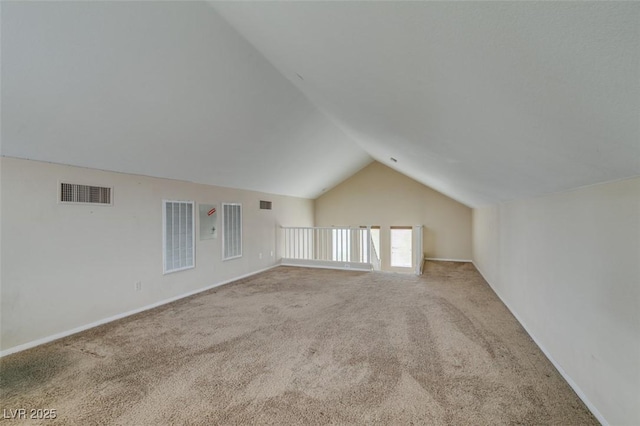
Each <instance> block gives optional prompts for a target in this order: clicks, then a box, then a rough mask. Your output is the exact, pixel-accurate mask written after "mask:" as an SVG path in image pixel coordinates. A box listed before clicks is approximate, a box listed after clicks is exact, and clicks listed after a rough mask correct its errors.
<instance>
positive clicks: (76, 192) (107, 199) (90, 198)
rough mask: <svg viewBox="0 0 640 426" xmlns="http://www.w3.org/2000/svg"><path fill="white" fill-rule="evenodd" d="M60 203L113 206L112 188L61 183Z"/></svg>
mask: <svg viewBox="0 0 640 426" xmlns="http://www.w3.org/2000/svg"><path fill="white" fill-rule="evenodd" d="M60 185H61V188H60V201H61V202H63V203H88V204H111V188H107V187H102V186H90V185H79V184H76V183H61V184H60Z"/></svg>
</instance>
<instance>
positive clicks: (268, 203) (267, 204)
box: [260, 200, 271, 210]
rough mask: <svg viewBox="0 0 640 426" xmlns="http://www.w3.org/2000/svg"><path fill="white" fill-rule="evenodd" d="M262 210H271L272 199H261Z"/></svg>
mask: <svg viewBox="0 0 640 426" xmlns="http://www.w3.org/2000/svg"><path fill="white" fill-rule="evenodd" d="M260 210H271V201H262V200H260Z"/></svg>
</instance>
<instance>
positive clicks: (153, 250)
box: [0, 157, 314, 351]
mask: <svg viewBox="0 0 640 426" xmlns="http://www.w3.org/2000/svg"><path fill="white" fill-rule="evenodd" d="M0 165H1V169H2V170H1V177H2V180H1V183H2V186H1V197H2V217H1V226H2V235H1V237H2V240H1V245H2V260H1V273H0V280H1V282H0V284H1V292H0V300H1V302H0V303H1V313H0V318H1V341H0V350H2V351H6V350H9V349H10V348H13V347H16V346H19V345H23V344H27V343H29V342H32V341H36V340H38V339H43V338H46V337H48V336H51V335H55V334H57V333H63V332H65V331H68V330H72V329H74V328H77V327H82V326H84V325H86V324H90V323H93V322H96V321H100V320H102V319H105V318H110V317H113V316H116V315H119V314H122V313H125V312H129V311H132V310H136V309H139V308H142V307H145V306H148V305H151V304H154V303H157V302H159V301H163V300H167V299H171V298H174V297H177V296H180V295H184V294H187V293H190V292H193V291H197V290H198V289H202V288H205V287H208V286H211V285H214V284H216V283H220V282H224V281H227V280H230V279H233V278H236V277H239V276H242V275H245V274H248V273H251V272H254V271H258V270H261V269H264V268H267V267H270V266H272V265H275V264H276V263H277V261H278V260H279V258H280V256H279V253H278V251H277V250H276V247H277V242H276V226H277V225H284V226H313V220H314V219H313V217H314V212H313V201H312V200H308V199H302V198H294V197H286V196H277V195H268V194H264V193H258V192H252V191H244V190H237V189H229V188H222V187H216V186H209V185H201V184H194V183H189V182H184V181H176V180H169V179H158V178H150V177H144V176H137V175H129V174H123V173H113V172H105V171H98V170H94V169H87V168H78V167H71V166H62V165H55V164H50V163H42V162H37V161H28V160H19V159H13V158H6V157H3V158H1V163H0ZM60 180H65V181H69V182H74V183H85V184H95V185H104V186H112V187H113V188H114V190H113V191H114V192H113V195H114V203H113V206H111V207H107V206H88V205H61V204H58V203H57V194H58V188H57V187H58V182H59V181H60ZM163 199H173V200H193V201H195V202H196V203H203V204H213V203H217V204H218V206H219V205H220V203H221V202H239V203H242V205H243V227H244V228H243V257H242V258H240V259H235V260H230V261H226V262H223V261H222V260H221V259H222V253H221V249H222V239H221V235H218V238H217V239H213V240H204V241H200V240H199V237H198V232H197V231H196V267H195V269H190V270H186V271H181V272H176V273H173V274H168V275H163V274H162V200H163ZM261 199H266V200H270V201H273V210H272V211H267V210H259V208H258V207H259V200H261ZM196 211H197V206H196ZM218 220H219V222H218V224H219V225H220V217H219V219H218ZM197 221H198V219H197V218H196V222H197ZM271 250H273V251H274V252H275V253H274V256H273V257H271V256H270V252H271ZM260 253H262V259H260V258H259V255H260ZM136 281H141V282H142V291H140V292H136V291H135V290H134V284H135V282H136Z"/></svg>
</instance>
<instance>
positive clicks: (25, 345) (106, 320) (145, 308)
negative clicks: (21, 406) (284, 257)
mask: <svg viewBox="0 0 640 426" xmlns="http://www.w3.org/2000/svg"><path fill="white" fill-rule="evenodd" d="M278 266H280V265H279V264H275V265H273V266H269V267H268V268H264V269H260V270H258V271H254V272H249V273H248V274H244V275H241V276H239V277H235V278H231V279H229V280H225V281H221V282H219V283H216V284H213V285H210V286H208V287H204V288H199V289H198V290H194V291H190V292H189V293H185V294H181V295H179V296H175V297H172V298H170V299H165V300H161V301H160V302H156V303H152V304H151V305H146V306H143V307H141V308H138V309H134V310H132V311H128V312H124V313H121V314H117V315H114V316H112V317H109V318H104V319H101V320H98V321H94V322H92V323H90V324H86V325H82V326H80V327H76V328H73V329H71V330H66V331H63V332H61V333H56V334H53V335H51V336H47V337H43V338H41V339H37V340H32V341H31V342H27V343H23V344H21V345H18V346H14V347H12V348H9V349H5V350H4V351H1V352H0V358H2V357H5V356H7V355H11V354H14V353H17V352H22V351H25V350H27V349H31V348H35V347H36V346H40V345H44V344H45V343H50V342H53V341H54V340H58V339H62V338H63V337H67V336H71V335H72V334H76V333H80V332H81V331H85V330H89V329H90V328H94V327H98V326H100V325H103V324H107V323H109V322H112V321H116V320H119V319H122V318H126V317H128V316H131V315H135V314H139V313H140V312H144V311H148V310H149V309H153V308H157V307H158V306H162V305H166V304H167V303H171V302H175V301H176V300H180V299H184V298H185V297H189V296H193V295H195V294H198V293H202V292H204V291H207V290H211V289H212V288H216V287H220V286H223V285H225V284H230V283H232V282H235V281H238V280H241V279H244V278H248V277H250V276H252V275H256V274H259V273H261V272H265V271H268V270H269V269H273V268H277V267H278Z"/></svg>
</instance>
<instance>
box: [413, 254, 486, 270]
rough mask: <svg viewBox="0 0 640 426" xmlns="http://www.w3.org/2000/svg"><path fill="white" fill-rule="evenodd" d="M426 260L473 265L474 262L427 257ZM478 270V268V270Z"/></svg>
mask: <svg viewBox="0 0 640 426" xmlns="http://www.w3.org/2000/svg"><path fill="white" fill-rule="evenodd" d="M424 260H435V261H439V262H464V263H473V261H472V260H464V259H443V258H440V257H425V258H424ZM476 269H478V268H476Z"/></svg>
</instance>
